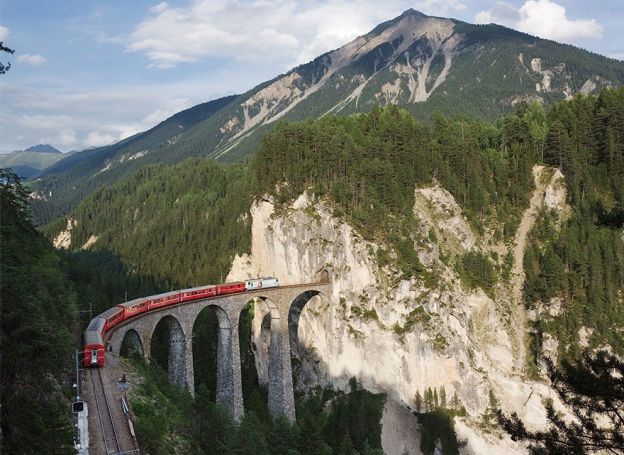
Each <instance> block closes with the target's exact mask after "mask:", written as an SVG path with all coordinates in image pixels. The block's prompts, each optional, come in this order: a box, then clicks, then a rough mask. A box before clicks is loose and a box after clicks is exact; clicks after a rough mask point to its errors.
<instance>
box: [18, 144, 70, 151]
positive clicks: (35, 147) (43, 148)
mask: <svg viewBox="0 0 624 455" xmlns="http://www.w3.org/2000/svg"><path fill="white" fill-rule="evenodd" d="M24 151H25V152H35V153H62V152H61V151H60V150H59V149H57V148H56V147H53V146H51V145H50V144H37V145H33V146H31V147H28V148H27V149H26V150H24Z"/></svg>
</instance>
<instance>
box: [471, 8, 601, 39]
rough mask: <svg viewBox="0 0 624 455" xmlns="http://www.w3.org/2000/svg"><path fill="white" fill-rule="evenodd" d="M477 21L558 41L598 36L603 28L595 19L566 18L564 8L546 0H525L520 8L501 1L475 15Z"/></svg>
mask: <svg viewBox="0 0 624 455" xmlns="http://www.w3.org/2000/svg"><path fill="white" fill-rule="evenodd" d="M475 22H477V23H480V24H487V23H492V22H493V23H497V24H501V25H505V26H508V27H511V28H515V29H516V30H519V31H521V32H525V33H529V34H531V35H536V36H539V37H540V38H548V39H553V40H561V41H574V40H576V39H579V38H600V37H602V33H603V28H602V27H601V26H600V24H598V22H597V21H596V20H595V19H570V18H568V16H567V13H566V9H565V8H564V7H563V6H561V5H559V4H558V3H555V2H553V1H550V0H527V1H525V2H524V4H523V5H522V6H521V7H520V8H515V7H514V6H513V5H511V4H509V3H505V2H500V1H499V2H496V4H495V5H494V6H493V7H492V8H491V9H489V10H487V11H481V12H479V13H478V14H477V15H476V16H475Z"/></svg>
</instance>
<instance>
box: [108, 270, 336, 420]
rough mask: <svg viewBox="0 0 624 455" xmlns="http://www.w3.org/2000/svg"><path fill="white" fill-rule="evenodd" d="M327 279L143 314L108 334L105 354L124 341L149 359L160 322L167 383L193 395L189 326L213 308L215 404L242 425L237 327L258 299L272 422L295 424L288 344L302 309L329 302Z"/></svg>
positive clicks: (293, 338) (323, 276)
mask: <svg viewBox="0 0 624 455" xmlns="http://www.w3.org/2000/svg"><path fill="white" fill-rule="evenodd" d="M328 276H329V274H328V273H327V271H322V272H321V273H320V277H321V280H320V281H319V282H315V283H307V284H296V285H286V286H279V287H276V288H265V289H257V290H253V291H247V292H243V293H240V294H229V295H223V296H216V297H210V298H206V299H201V300H196V301H192V302H187V303H180V304H177V305H172V306H168V307H165V308H163V309H157V310H153V311H150V312H148V313H143V314H141V315H138V316H136V317H135V318H133V319H131V320H128V321H125V322H123V323H121V324H119V325H118V326H116V327H115V328H114V329H112V330H111V331H110V332H109V333H108V334H107V346H108V349H109V351H112V352H113V353H115V354H119V353H120V350H121V346H122V344H123V342H124V339H126V338H127V337H133V338H135V339H138V340H139V342H140V345H141V349H142V351H143V354H144V356H145V357H146V358H149V357H150V354H151V352H150V350H151V344H152V343H151V342H152V337H153V336H154V331H155V330H156V326H157V325H158V324H159V323H161V322H164V323H166V324H167V326H168V328H169V330H168V332H169V365H168V375H169V380H170V381H171V382H172V383H174V384H178V385H180V386H182V387H186V388H187V389H188V390H189V391H191V393H193V392H194V378H193V343H192V335H193V325H194V324H195V320H196V319H197V317H198V315H199V313H201V311H202V310H204V309H205V308H207V307H211V308H212V310H213V311H214V312H215V313H216V316H217V319H218V323H219V334H218V348H217V391H216V392H217V402H218V403H221V404H222V405H223V406H224V407H225V408H226V409H227V410H228V412H229V414H230V416H231V417H232V418H233V419H235V420H240V418H241V417H242V415H243V392H242V384H241V363H240V349H239V338H238V323H239V318H240V314H241V311H242V310H243V308H244V307H245V305H246V304H247V303H248V302H250V301H251V300H254V299H256V301H259V302H260V304H261V307H262V308H263V311H264V312H265V314H266V316H265V318H268V319H270V333H271V335H270V346H269V387H268V402H269V403H268V404H269V410H270V412H271V414H272V415H273V416H277V415H279V414H283V415H285V416H286V417H287V418H288V419H289V420H291V421H293V420H294V419H295V401H294V393H293V384H292V370H291V364H290V343H291V342H293V343H296V342H297V341H298V340H297V328H298V324H299V315H300V314H301V311H302V310H303V308H304V306H305V305H306V303H308V301H309V300H310V299H311V298H312V297H315V296H319V297H320V298H328V297H329V296H330V294H331V283H330V282H329V280H328ZM265 320H266V319H265ZM105 368H106V367H105Z"/></svg>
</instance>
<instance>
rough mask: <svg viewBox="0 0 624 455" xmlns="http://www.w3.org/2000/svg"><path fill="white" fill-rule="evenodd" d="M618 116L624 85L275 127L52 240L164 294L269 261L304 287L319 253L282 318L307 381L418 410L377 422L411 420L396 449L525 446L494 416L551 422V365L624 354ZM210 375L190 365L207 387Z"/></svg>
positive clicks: (623, 175) (263, 330)
mask: <svg viewBox="0 0 624 455" xmlns="http://www.w3.org/2000/svg"><path fill="white" fill-rule="evenodd" d="M622 118H624V88H620V89H617V90H613V89H607V90H603V91H602V92H601V94H600V96H598V97H593V96H588V97H579V98H575V99H574V100H571V101H563V102H561V103H557V104H556V105H555V106H553V107H552V108H550V109H548V111H544V110H543V109H542V108H541V107H540V106H539V105H530V106H520V108H519V109H518V110H517V111H514V112H513V113H510V114H507V115H506V116H505V117H503V118H500V119H498V120H497V121H496V122H491V123H490V122H483V121H482V120H480V119H478V118H474V117H470V116H466V117H462V118H459V119H449V118H446V117H445V116H443V115H436V116H435V118H434V120H433V121H432V122H431V123H425V122H422V121H417V120H415V119H414V118H413V116H411V115H410V114H409V113H408V112H406V111H405V110H400V109H397V108H396V107H395V106H387V107H385V108H373V109H372V110H371V112H370V113H368V114H365V115H354V116H350V117H346V118H344V117H334V116H325V117H323V118H321V119H318V120H316V121H304V122H293V123H288V124H287V123H280V124H278V125H277V126H276V128H274V129H273V131H271V132H270V133H269V134H268V135H267V136H266V137H265V139H264V140H263V141H262V143H261V145H260V147H259V148H258V150H257V152H256V155H255V157H254V159H253V160H252V161H251V162H250V163H249V165H247V166H231V165H229V166H226V165H222V164H221V163H218V162H215V161H214V160H207V159H194V160H185V161H184V162H183V163H180V164H178V165H176V166H149V167H145V168H144V169H142V170H140V171H139V172H136V173H134V174H133V175H131V176H129V177H127V178H125V179H123V180H120V181H119V182H116V183H115V184H113V185H110V186H108V187H106V188H101V189H100V190H98V191H96V192H94V193H92V194H91V195H90V196H89V197H87V198H86V199H85V200H84V201H83V202H82V203H81V204H80V205H79V206H78V208H76V209H75V210H74V211H73V212H72V214H71V215H70V216H69V217H68V219H62V220H59V221H58V222H57V223H55V225H50V226H49V227H48V234H51V236H54V237H56V239H57V242H58V243H57V242H55V243H57V244H58V245H59V246H63V247H64V248H68V249H69V250H71V251H73V253H74V254H89V253H92V254H97V253H100V254H102V253H109V254H115V255H119V258H120V259H121V261H122V262H123V263H124V265H125V267H126V268H127V269H128V270H132V275H133V276H136V277H150V278H152V279H154V280H156V281H157V282H166V283H167V284H169V286H167V288H169V289H171V288H172V287H173V288H174V289H175V288H176V287H177V286H180V287H186V286H191V285H194V284H199V283H206V282H215V281H235V280H241V279H246V278H249V277H254V276H267V275H271V276H277V277H279V278H280V281H281V282H282V283H283V284H294V283H304V282H310V281H313V280H314V279H315V275H316V272H317V271H318V270H319V269H321V268H328V269H329V270H330V273H331V282H332V288H333V289H332V293H331V294H330V295H327V296H323V297H319V298H315V299H313V300H311V301H310V302H309V303H308V305H307V306H306V307H305V309H304V310H303V311H301V312H300V313H299V312H296V314H295V313H291V314H290V315H288V320H289V321H293V322H294V321H295V320H296V321H298V326H299V328H298V330H294V331H293V332H291V333H292V335H293V337H292V338H291V339H290V340H291V342H292V344H291V345H290V346H291V347H292V353H293V357H294V359H296V360H294V361H293V372H294V375H293V383H294V384H296V386H297V387H298V388H299V390H306V391H311V390H313V389H315V388H316V387H319V386H320V387H325V386H331V387H332V388H333V389H334V390H344V389H346V388H348V387H350V386H351V381H350V378H356V379H357V381H358V382H360V383H361V384H362V386H363V387H364V388H365V389H368V390H374V391H376V392H383V393H385V394H387V397H388V400H389V401H391V400H394V401H396V402H398V403H400V404H397V407H400V406H404V407H407V408H408V409H409V410H405V412H404V414H403V415H402V416H401V417H397V418H396V419H394V422H392V421H390V422H387V424H384V425H383V428H382V431H392V430H391V429H392V428H406V427H412V428H417V429H418V430H415V432H416V434H415V435H412V434H410V435H406V434H405V433H403V435H402V436H401V435H397V434H395V435H394V436H392V435H390V434H387V435H386V436H385V437H383V436H382V438H381V441H382V445H383V444H384V441H386V442H385V444H388V443H389V441H394V442H393V443H392V446H393V447H395V449H391V448H390V447H386V446H384V447H383V448H384V451H385V453H404V449H403V447H401V445H402V444H408V443H410V444H415V445H416V447H417V445H418V442H419V441H420V449H421V452H418V451H417V450H411V451H410V452H408V453H434V447H435V446H436V445H438V443H437V440H438V439H440V441H441V442H440V444H441V445H442V450H443V452H444V453H458V447H457V445H458V441H462V444H463V445H464V446H465V449H464V451H465V453H479V454H481V453H483V454H488V453H496V454H498V453H505V454H514V455H515V454H518V455H519V454H525V453H526V447H525V446H523V445H522V444H521V443H518V442H514V441H512V440H511V439H510V438H509V437H506V436H504V434H502V433H501V432H500V429H499V428H498V425H497V423H496V417H495V414H494V410H495V409H496V408H501V409H502V410H503V411H504V412H505V413H510V412H516V413H517V414H518V415H519V416H520V418H521V419H522V420H523V421H525V422H527V424H530V425H531V427H532V428H540V429H544V428H545V425H546V411H545V408H544V404H545V403H546V402H548V401H550V400H554V401H553V403H554V405H555V406H557V409H562V410H563V409H564V408H563V406H562V405H561V403H560V402H559V401H558V400H559V398H558V396H557V394H555V393H553V389H552V388H550V387H549V382H548V381H547V380H545V374H544V366H543V363H542V358H543V357H550V358H559V359H566V358H567V359H569V358H578V355H579V353H580V352H581V351H582V350H584V349H588V348H589V349H590V350H593V349H595V348H596V347H608V348H609V349H612V350H613V352H615V353H617V354H618V355H622V353H624V337H622V328H623V327H624V311H623V308H624V307H623V305H622V303H623V301H622V298H623V297H622V282H624V236H623V229H624V211H622V207H623V206H624V155H623V154H622V153H621V151H622V150H623V146H624V134H623V125H624V123H623V122H622V121H621V119H622ZM588 119H594V120H593V121H588ZM542 131H546V134H542ZM228 269H229V273H228V272H227V271H228ZM91 281H93V280H91ZM95 281H98V280H95ZM83 304H86V301H85V302H83ZM258 304H259V305H258V306H256V307H255V309H254V310H252V312H251V313H247V315H248V316H249V318H250V319H251V318H253V321H252V322H250V325H251V327H253V328H252V329H251V330H252V336H253V338H252V340H253V352H251V349H252V348H249V351H247V352H250V354H249V355H250V356H253V357H251V358H255V366H256V371H257V375H256V377H257V380H258V383H259V384H261V385H266V384H267V381H268V378H269V374H268V368H269V367H268V365H269V363H270V362H269V361H268V357H267V355H268V351H269V349H270V348H269V345H270V343H269V339H270V327H269V324H266V322H267V320H266V319H265V316H266V314H267V312H268V311H270V310H269V309H268V308H266V310H265V309H263V308H262V307H261V305H263V304H262V303H260V302H258ZM291 317H292V319H291ZM282 318H284V319H285V318H286V316H285V315H282ZM250 319H247V318H246V317H245V318H243V317H241V320H243V321H244V320H247V321H249V320H250ZM263 321H265V323H264V325H263ZM240 327H241V325H240V323H239V331H240V333H241V334H244V333H249V332H248V331H245V330H241V329H240ZM291 328H292V327H291ZM215 332H217V330H212V332H211V333H215ZM214 343H215V344H214V345H215V346H216V341H215V342H214ZM250 345H252V343H247V346H250ZM201 346H210V343H204V344H202V345H201ZM244 346H245V344H244V343H242V342H241V356H242V355H244V354H243V353H244V352H245V349H244V348H243V347H244ZM198 351H203V348H202V349H195V350H194V352H198ZM152 352H155V350H154V349H153V350H152ZM195 359H196V362H197V357H196V358H195ZM164 364H165V365H166V362H165V363H164ZM199 364H200V363H199V362H197V363H195V365H199ZM241 364H242V365H245V364H246V362H241ZM215 370H216V368H205V369H203V370H201V372H200V368H197V367H196V368H195V370H194V371H195V378H196V382H195V383H196V384H198V383H200V382H201V381H204V384H208V383H209V382H208V379H206V376H201V375H202V374H205V375H209V374H213V373H214V372H215ZM214 374H216V373H214ZM214 380H216V379H214ZM244 384H245V383H244ZM205 390H208V388H206V389H205ZM246 396H249V395H246ZM198 397H201V394H198ZM437 397H439V400H440V401H439V404H438V398H437ZM442 397H444V398H442ZM156 400H162V398H155V399H154V400H151V399H148V400H146V401H148V402H154V403H160V402H158V401H156ZM173 401H176V400H173ZM180 401H181V400H180ZM254 401H255V402H257V401H262V400H253V399H251V400H247V399H246V401H245V403H246V406H249V405H250V403H252V402H254ZM434 403H435V404H434ZM438 407H439V408H441V409H435V408H438ZM298 409H300V408H298ZM316 409H325V408H324V407H321V408H319V407H317V408H316ZM342 409H343V411H342V412H345V411H344V408H342ZM360 409H361V408H360ZM432 410H433V411H432ZM317 412H318V411H317ZM358 412H360V413H361V414H362V415H364V414H365V412H364V411H358ZM561 412H563V411H561ZM412 413H415V414H418V415H417V422H416V421H415V418H414V416H413V415H412ZM436 413H440V414H436ZM145 414H147V415H154V414H153V413H151V414H148V413H147V412H144V415H145ZM170 414H174V413H170ZM192 414H193V413H190V412H186V413H185V412H179V413H177V414H176V415H192ZM137 415H141V413H140V412H138V413H137ZM260 415H262V414H260ZM343 415H345V414H343ZM444 416H446V418H445V419H442V417H444ZM139 418H141V417H139ZM159 418H160V417H159ZM298 418H300V420H299V422H306V423H304V424H301V426H300V428H303V429H304V431H305V430H306V429H309V428H312V427H313V425H308V424H307V422H309V420H304V419H301V414H299V415H298ZM326 421H327V420H326ZM330 422H331V421H330ZM137 427H138V428H139V430H138V432H139V436H140V437H141V435H142V436H143V439H149V438H146V436H147V434H142V433H141V432H142V431H148V430H145V429H144V428H148V429H149V428H153V426H149V425H144V426H139V425H137ZM165 427H166V431H168V432H170V433H171V432H174V433H175V432H176V430H175V426H174V425H170V426H165ZM165 427H163V428H165ZM182 427H183V428H184V429H185V430H184V431H185V432H186V433H188V431H187V430H186V429H187V428H195V427H194V426H193V425H192V424H191V423H188V424H184V425H183V426H182ZM221 428H223V427H221ZM159 431H161V432H162V430H159ZM216 431H219V430H218V429H217V430H216ZM397 432H400V430H397ZM359 434H360V435H362V433H359ZM444 434H447V435H456V438H455V439H454V440H450V441H449V440H448V439H446V440H445V439H444V438H443V436H442V435H444ZM365 435H366V433H364V435H362V439H365ZM187 437H190V436H187ZM196 437H197V439H200V438H201V437H202V436H201V435H199V436H196ZM167 439H168V440H174V439H176V438H175V437H168V438H167ZM451 439H453V438H451ZM334 440H338V438H334ZM427 441H428V442H427ZM355 443H356V441H354V444H355ZM247 450H248V451H249V452H251V453H255V452H256V451H255V450H252V449H250V448H248V449H247ZM169 452H172V450H169ZM257 452H260V450H257ZM336 453H338V452H336ZM340 453H342V452H340Z"/></svg>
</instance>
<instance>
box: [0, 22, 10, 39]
mask: <svg viewBox="0 0 624 455" xmlns="http://www.w3.org/2000/svg"><path fill="white" fill-rule="evenodd" d="M7 36H9V29H8V27H5V26H4V25H0V41H4V40H5V39H6V37H7Z"/></svg>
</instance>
